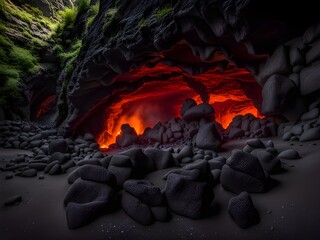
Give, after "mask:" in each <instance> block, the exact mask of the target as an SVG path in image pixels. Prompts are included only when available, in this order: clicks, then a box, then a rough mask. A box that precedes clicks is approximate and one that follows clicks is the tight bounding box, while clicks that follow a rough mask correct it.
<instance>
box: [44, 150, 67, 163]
mask: <svg viewBox="0 0 320 240" xmlns="http://www.w3.org/2000/svg"><path fill="white" fill-rule="evenodd" d="M66 160H67V158H66V156H65V154H64V153H61V152H55V153H53V154H52V155H51V156H50V158H49V160H48V163H52V162H54V161H58V163H59V164H63V163H65V161H66Z"/></svg>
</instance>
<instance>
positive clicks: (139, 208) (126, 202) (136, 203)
mask: <svg viewBox="0 0 320 240" xmlns="http://www.w3.org/2000/svg"><path fill="white" fill-rule="evenodd" d="M121 206H122V208H123V210H124V211H125V212H126V213H127V214H128V215H129V216H130V217H131V218H132V219H134V220H135V221H137V222H138V223H140V224H143V225H150V224H152V223H154V221H155V220H154V217H153V214H152V211H151V209H150V207H149V206H148V205H147V204H145V203H143V202H141V201H140V200H139V199H138V198H137V197H135V196H133V195H132V194H130V193H128V192H127V191H124V192H123V194H122V200H121Z"/></svg>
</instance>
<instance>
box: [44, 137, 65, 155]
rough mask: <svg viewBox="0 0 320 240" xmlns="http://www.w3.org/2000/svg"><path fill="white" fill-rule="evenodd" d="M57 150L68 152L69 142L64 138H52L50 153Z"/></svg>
mask: <svg viewBox="0 0 320 240" xmlns="http://www.w3.org/2000/svg"><path fill="white" fill-rule="evenodd" d="M55 152H61V153H66V152H68V143H67V142H66V141H65V140H63V139H57V140H52V141H51V142H50V143H49V154H53V153H55Z"/></svg>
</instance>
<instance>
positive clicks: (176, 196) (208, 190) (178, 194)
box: [164, 160, 214, 219]
mask: <svg viewBox="0 0 320 240" xmlns="http://www.w3.org/2000/svg"><path fill="white" fill-rule="evenodd" d="M212 188H213V178H212V174H211V172H210V168H209V165H208V163H207V162H206V161H205V160H200V161H197V162H195V163H192V164H188V165H186V166H185V167H183V169H177V170H173V171H172V172H170V173H169V174H167V182H166V186H165V189H164V192H165V196H166V199H167V202H168V206H169V208H170V209H171V210H172V211H173V212H175V213H177V214H179V215H182V216H186V217H189V218H193V219H198V218H201V217H202V216H203V215H204V213H206V212H207V211H208V209H209V207H210V204H211V202H212V200H213V198H214V194H213V191H212Z"/></svg>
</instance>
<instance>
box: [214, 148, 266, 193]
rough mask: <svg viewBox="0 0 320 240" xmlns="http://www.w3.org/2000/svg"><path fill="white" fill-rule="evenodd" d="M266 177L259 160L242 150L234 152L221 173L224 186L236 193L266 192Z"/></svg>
mask: <svg viewBox="0 0 320 240" xmlns="http://www.w3.org/2000/svg"><path fill="white" fill-rule="evenodd" d="M266 180H267V179H266V176H265V173H264V171H263V168H262V166H261V164H260V162H259V160H258V159H257V158H256V157H255V156H253V155H251V154H250V153H246V152H243V151H240V150H233V151H232V155H231V156H230V157H229V158H228V159H227V162H226V164H225V165H224V166H223V168H222V171H221V177H220V181H221V184H222V186H223V187H224V188H225V189H227V190H229V191H231V192H234V193H240V192H242V191H247V192H264V191H266V188H267V181H266Z"/></svg>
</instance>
